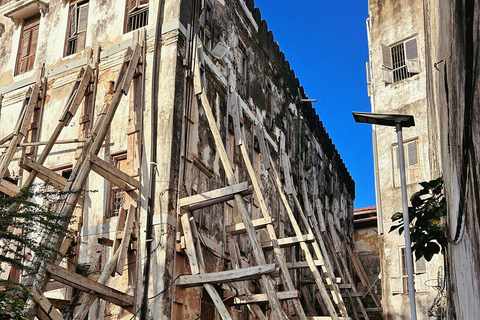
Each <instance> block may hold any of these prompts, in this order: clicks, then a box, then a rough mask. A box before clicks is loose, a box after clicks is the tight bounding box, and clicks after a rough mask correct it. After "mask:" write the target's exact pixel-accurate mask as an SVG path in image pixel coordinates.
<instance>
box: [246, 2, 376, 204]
mask: <svg viewBox="0 0 480 320" xmlns="http://www.w3.org/2000/svg"><path fill="white" fill-rule="evenodd" d="M255 6H257V7H258V8H260V12H261V13H262V18H263V19H265V20H266V21H267V24H268V28H269V30H271V31H272V32H273V34H274V37H275V40H276V41H277V42H278V43H279V45H280V49H281V50H282V51H283V52H284V53H285V56H286V58H287V60H288V61H289V62H290V66H291V67H292V69H294V70H295V75H296V76H297V77H298V78H299V79H300V84H301V85H302V86H303V87H304V88H305V92H306V93H307V94H308V96H309V98H312V99H317V102H316V103H314V104H313V105H314V106H315V108H316V110H317V114H318V115H319V116H320V119H321V120H322V121H323V124H324V126H325V127H326V129H327V132H328V133H329V135H330V137H331V138H332V140H333V143H334V144H335V146H336V148H337V149H338V151H339V152H340V155H341V156H342V159H343V161H344V162H345V164H346V165H347V168H348V170H349V171H350V174H351V175H352V177H353V179H354V180H355V187H356V199H355V208H362V207H367V206H373V205H375V186H374V171H373V151H372V134H371V126H370V125H366V124H357V123H355V122H354V120H353V117H352V111H366V112H368V111H370V99H369V98H368V96H367V85H366V77H365V62H366V61H367V60H368V45H367V33H366V25H365V20H366V18H367V16H368V2H367V0H365V1H359V0H336V1H332V0H324V1H314V0H295V1H294V0H256V1H255Z"/></svg>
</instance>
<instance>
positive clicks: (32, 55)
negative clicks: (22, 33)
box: [27, 26, 38, 71]
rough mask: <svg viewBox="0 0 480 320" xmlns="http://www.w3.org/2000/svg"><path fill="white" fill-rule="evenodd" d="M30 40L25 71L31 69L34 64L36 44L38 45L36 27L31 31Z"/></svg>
mask: <svg viewBox="0 0 480 320" xmlns="http://www.w3.org/2000/svg"><path fill="white" fill-rule="evenodd" d="M31 33H32V40H31V42H30V50H28V51H29V56H28V64H27V71H28V70H32V69H33V64H34V63H35V53H36V52H37V43H38V26H37V27H34V28H33V29H32V32H31Z"/></svg>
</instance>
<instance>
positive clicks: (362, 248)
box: [353, 206, 382, 308]
mask: <svg viewBox="0 0 480 320" xmlns="http://www.w3.org/2000/svg"><path fill="white" fill-rule="evenodd" d="M377 226H378V222H377V208H376V207H374V206H373V207H366V208H360V209H355V210H354V211H353V229H354V232H353V241H354V242H353V243H354V249H355V251H356V252H357V254H358V257H359V258H360V261H361V262H362V265H363V267H364V268H365V273H366V274H367V276H368V278H369V280H370V283H371V284H372V285H371V286H370V287H368V288H364V287H363V284H362V283H361V281H360V282H359V283H358V284H357V289H359V291H363V292H366V291H368V290H370V291H372V292H373V293H374V294H375V295H377V297H378V299H379V300H382V286H381V280H380V278H381V272H380V241H379V235H378V231H377V228H378V227H377ZM362 298H363V299H365V301H364V305H365V307H368V308H375V307H376V306H375V302H374V301H373V299H372V298H371V297H370V296H369V295H368V294H365V293H364V295H363V296H362Z"/></svg>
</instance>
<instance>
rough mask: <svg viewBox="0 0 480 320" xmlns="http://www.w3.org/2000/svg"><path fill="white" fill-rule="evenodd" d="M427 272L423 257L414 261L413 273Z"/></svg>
mask: <svg viewBox="0 0 480 320" xmlns="http://www.w3.org/2000/svg"><path fill="white" fill-rule="evenodd" d="M426 272H427V261H426V260H425V258H420V259H419V260H417V261H415V273H416V274H420V273H426Z"/></svg>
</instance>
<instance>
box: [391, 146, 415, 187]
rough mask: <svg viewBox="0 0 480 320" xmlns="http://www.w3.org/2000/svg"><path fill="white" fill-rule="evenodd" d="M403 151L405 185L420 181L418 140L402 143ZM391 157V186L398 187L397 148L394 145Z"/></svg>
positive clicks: (399, 183)
mask: <svg viewBox="0 0 480 320" xmlns="http://www.w3.org/2000/svg"><path fill="white" fill-rule="evenodd" d="M403 150H404V153H405V179H406V182H407V184H411V183H415V182H418V181H420V161H419V156H418V139H415V140H413V141H407V142H404V143H403ZM392 157H393V171H394V176H393V180H394V181H393V185H394V187H400V186H401V182H400V166H399V163H398V146H397V145H396V144H395V145H393V147H392Z"/></svg>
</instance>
